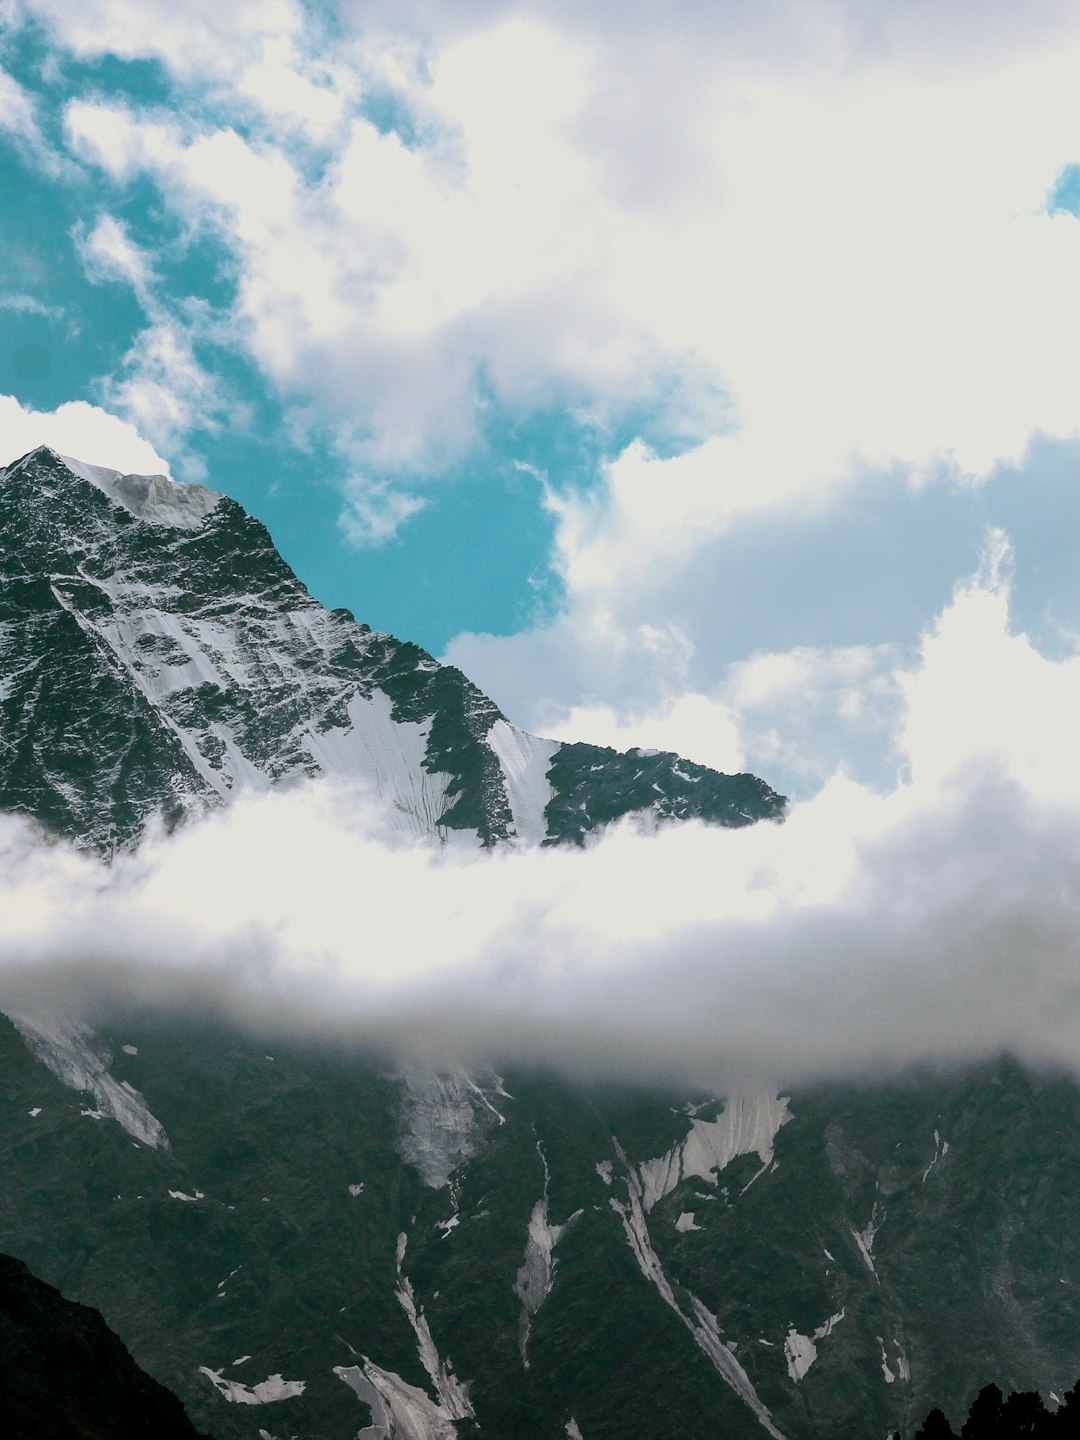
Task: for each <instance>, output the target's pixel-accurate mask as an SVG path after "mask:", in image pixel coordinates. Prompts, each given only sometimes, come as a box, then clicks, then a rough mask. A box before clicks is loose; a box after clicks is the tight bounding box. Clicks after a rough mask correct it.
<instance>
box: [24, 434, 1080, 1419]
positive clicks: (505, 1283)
mask: <svg viewBox="0 0 1080 1440" xmlns="http://www.w3.org/2000/svg"><path fill="white" fill-rule="evenodd" d="M0 525H2V531H0V534H2V537H3V540H2V544H3V550H2V577H3V588H2V590H0V596H2V600H0V603H2V606H3V609H2V611H0V707H2V723H3V731H2V738H3V741H4V742H5V743H4V744H3V745H0V808H4V809H8V810H17V811H21V812H23V813H25V814H29V815H31V816H34V817H35V818H36V819H38V820H39V821H40V822H41V823H42V824H43V825H45V826H47V827H49V828H50V829H52V830H53V831H54V832H57V833H59V834H62V835H65V836H68V837H70V838H72V839H74V840H75V841H76V842H77V843H80V844H83V845H86V846H90V847H93V848H95V849H97V850H98V851H99V852H102V853H104V854H106V855H107V854H108V853H109V852H110V851H111V850H112V849H113V848H114V847H116V846H124V845H131V844H134V843H137V840H138V837H139V835H140V833H141V832H142V830H143V828H144V827H145V825H146V824H147V823H148V821H149V819H150V818H151V817H152V816H153V815H155V814H157V813H159V812H160V813H164V814H165V816H166V818H167V820H169V821H170V823H175V822H177V821H179V820H181V819H182V817H183V816H184V815H185V814H186V813H189V812H191V811H192V810H194V809H197V808H198V807H201V806H206V805H218V804H224V803H227V801H228V799H229V797H230V796H231V795H233V794H234V793H236V792H237V791H238V790H239V789H241V788H243V787H246V786H266V785H271V784H274V783H278V782H279V781H283V780H284V781H287V780H288V779H289V778H290V777H293V776H298V775H316V776H317V775H322V776H325V777H327V778H328V779H329V780H331V781H333V780H334V779H339V780H340V779H350V780H354V779H359V780H363V781H366V782H367V783H368V784H369V786H370V787H371V789H372V792H373V793H374V794H375V796H376V797H377V798H378V799H379V801H380V803H381V804H383V806H384V807H385V812H386V814H387V817H388V823H389V824H390V825H391V826H396V827H398V829H399V831H400V832H402V833H407V834H427V835H434V836H438V837H440V838H441V839H442V840H444V841H446V842H447V843H458V844H469V845H473V846H491V845H514V844H523V843H533V844H542V843H558V842H565V843H571V844H573V843H579V842H581V841H582V840H583V839H584V838H585V837H586V836H587V835H588V834H589V833H590V831H591V830H593V829H595V828H596V827H597V826H599V825H601V824H603V823H605V822H607V821H609V820H612V819H617V818H619V817H620V816H622V815H625V814H628V813H635V812H636V813H641V814H643V815H645V816H646V817H647V818H648V819H649V821H650V823H651V822H652V821H656V822H663V821H664V820H665V819H666V818H668V817H676V818H677V817H680V816H686V815H693V816H698V817H701V818H704V819H707V820H710V821H713V822H718V823H721V824H735V825H745V824H748V823H751V822H753V821H754V820H757V819H765V818H776V817H778V816H780V815H781V814H782V811H783V801H782V799H781V797H779V796H776V795H775V794H774V793H773V792H772V791H771V790H769V788H768V786H766V785H764V784H763V782H761V781H759V780H756V779H754V778H753V777H751V776H734V777H732V776H720V775H716V774H714V773H713V772H711V771H706V770H703V769H701V767H697V766H692V765H689V764H687V763H686V762H684V761H681V760H679V759H678V757H676V756H672V755H652V754H649V753H647V752H642V751H631V752H630V753H629V754H627V755H617V754H616V753H615V752H613V751H605V750H602V749H598V748H596V747H591V746H581V745H556V744H555V743H554V742H551V741H544V740H540V739H537V738H536V737H533V736H529V735H526V734H525V733H524V732H522V731H519V730H517V729H515V728H514V727H513V726H512V725H511V724H510V722H509V721H507V720H506V719H505V717H503V716H502V715H501V714H500V713H499V711H498V710H497V709H496V707H495V706H494V705H492V704H491V702H490V701H488V700H487V699H486V698H485V697H484V696H483V695H481V694H480V692H479V691H477V690H476V689H475V687H473V686H472V685H471V684H470V683H469V681H468V680H467V679H465V677H464V676H462V675H461V674H460V673H459V672H457V671H455V670H453V669H450V668H447V667H442V666H439V665H438V664H437V663H436V662H435V661H434V660H432V659H431V657H430V656H427V655H425V654H424V652H423V651H421V650H419V649H417V648H416V647H415V646H410V645H407V644H403V643H402V642H399V641H397V640H394V639H392V638H391V637H388V636H381V635H375V634H373V633H372V632H371V631H369V630H368V629H367V628H366V627H364V626H362V625H359V624H357V623H356V622H355V621H354V620H353V619H352V617H351V616H348V615H346V614H344V613H341V612H339V613H336V614H335V613H328V612H326V611H325V610H323V609H322V608H321V607H320V606H318V605H317V604H316V602H315V601H314V600H312V598H311V597H310V596H309V595H308V594H307V592H306V591H305V590H304V588H303V586H302V585H301V584H300V583H299V581H297V580H296V578H295V577H294V576H293V575H292V574H291V572H290V571H289V570H288V568H287V567H286V566H285V565H284V563H283V562H282V561H281V559H280V557H278V556H277V554H276V552H275V551H274V549H273V546H272V545H271V543H270V540H269V537H268V536H267V534H266V532H265V530H264V529H263V528H262V527H261V526H260V525H258V524H257V523H256V522H255V521H253V520H251V519H250V518H249V517H248V516H246V515H245V514H244V513H243V511H241V510H240V508H239V507H238V506H236V505H234V504H233V503H232V502H231V501H228V500H224V499H220V498H219V497H215V496H213V495H212V494H211V493H210V492H208V491H203V490H200V489H197V488H195V489H192V488H191V487H179V486H172V485H171V484H170V483H169V482H167V481H164V480H161V479H160V477H159V478H158V479H156V480H155V479H147V478H146V477H124V476H117V475H115V474H113V473H112V472H100V471H95V470H92V469H91V467H87V466H80V465H78V464H77V463H75V462H66V461H63V460H61V459H60V458H59V457H57V456H55V455H53V454H52V453H51V452H46V451H38V452H35V453H34V454H33V455H31V456H29V457H27V458H26V459H25V460H24V461H21V462H19V463H18V464H17V465H14V466H11V467H10V468H9V469H8V471H7V472H4V473H2V474H0ZM14 1018H15V1021H16V1023H11V1022H9V1021H7V1020H4V1019H3V1018H2V1017H0V1097H2V1100H0V1104H2V1105H3V1123H2V1125H0V1176H2V1177H3V1178H2V1182H0V1226H2V1227H3V1233H4V1235H5V1237H6V1244H7V1246H8V1248H10V1249H11V1250H13V1251H14V1252H15V1253H17V1254H19V1255H20V1256H22V1257H23V1258H24V1259H26V1260H27V1261H28V1262H30V1263H31V1265H32V1266H33V1267H34V1269H35V1270H36V1271H37V1272H38V1273H40V1274H41V1275H43V1276H44V1277H45V1278H46V1279H47V1280H48V1281H49V1282H51V1283H54V1284H57V1285H59V1286H60V1287H61V1289H62V1290H63V1291H64V1292H65V1293H67V1294H70V1295H72V1296H74V1297H76V1298H78V1299H80V1300H82V1301H84V1302H87V1303H90V1304H93V1305H95V1306H97V1307H98V1308H100V1309H101V1311H102V1312H103V1314H104V1315H105V1317H106V1319H107V1321H108V1323H109V1324H110V1325H112V1326H113V1327H114V1328H115V1329H116V1331H117V1333H118V1334H120V1335H121V1336H122V1337H123V1339H124V1341H125V1343H126V1344H128V1345H129V1346H130V1347H131V1350H132V1352H133V1354H134V1355H135V1356H136V1358H137V1360H138V1361H139V1363H140V1364H142V1365H143V1366H144V1367H145V1368H146V1369H147V1370H148V1371H149V1372H150V1373H151V1374H153V1375H154V1376H155V1377H156V1378H157V1379H159V1380H160V1381H161V1382H162V1383H164V1384H167V1385H168V1386H170V1388H172V1389H173V1390H174V1391H175V1392H176V1393H177V1394H178V1395H180V1396H181V1398H182V1400H183V1402H184V1404H185V1405H186V1407H187V1409H188V1411H189V1412H190V1414H191V1415H192V1416H193V1417H194V1420H195V1423H196V1424H198V1425H200V1426H201V1427H204V1428H205V1429H206V1430H208V1431H211V1432H213V1433H214V1434H215V1435H218V1436H220V1437H221V1440H230V1437H236V1440H242V1437H246V1440H266V1437H274V1436H277V1437H279V1440H283V1437H285V1436H296V1437H301V1440H321V1437H331V1436H333V1437H338V1436H341V1437H346V1436H353V1435H356V1434H357V1433H358V1432H359V1434H360V1435H361V1436H363V1437H364V1440H390V1437H396V1440H453V1437H462V1440H464V1437H468V1436H472V1435H486V1436H489V1437H494V1440H563V1437H566V1436H568V1437H571V1440H573V1437H582V1440H625V1437H627V1436H645V1435H649V1436H653V1437H656V1440H715V1437H716V1436H717V1435H718V1434H719V1435H723V1436H725V1437H726V1440H741V1437H747V1440H749V1437H757V1436H761V1435H762V1434H768V1435H772V1436H783V1437H788V1440H833V1437H836V1436H839V1435H844V1436H847V1435H851V1436H862V1435H865V1436H874V1435H885V1434H887V1433H891V1432H892V1431H894V1430H896V1429H898V1428H899V1429H902V1430H911V1429H913V1428H914V1426H915V1424H916V1423H917V1422H918V1421H919V1420H921V1418H922V1417H923V1416H924V1415H925V1414H926V1413H927V1411H928V1410H929V1409H930V1408H931V1407H932V1406H935V1405H940V1406H942V1407H943V1408H944V1409H945V1410H946V1411H947V1412H948V1413H949V1414H950V1416H951V1418H953V1419H954V1421H956V1420H958V1419H959V1418H960V1417H962V1415H963V1413H964V1412H965V1410H966V1408H967V1405H968V1404H969V1402H970V1400H971V1399H972V1397H973V1396H974V1395H975V1394H976V1392H977V1391H978V1390H979V1389H981V1388H982V1386H983V1385H985V1384H986V1383H987V1381H989V1380H995V1381H996V1382H997V1383H999V1384H1001V1385H1002V1386H1003V1387H1004V1388H1006V1389H1009V1388H1012V1389H1039V1390H1041V1391H1042V1392H1043V1393H1044V1394H1047V1395H1050V1394H1052V1393H1054V1392H1056V1393H1057V1394H1059V1395H1060V1394H1062V1393H1063V1391H1064V1390H1065V1389H1066V1388H1068V1386H1069V1385H1070V1384H1071V1383H1072V1381H1073V1380H1074V1379H1075V1376H1076V1374H1077V1372H1078V1371H1080V1242H1078V1241H1077V1238H1076V1237H1077V1236H1078V1235H1080V1182H1078V1179H1077V1177H1078V1176H1080V1094H1078V1091H1077V1088H1076V1086H1075V1085H1074V1084H1073V1083H1072V1082H1070V1081H1066V1080H1064V1079H1060V1078H1054V1077H1046V1076H1033V1075H1030V1074H1025V1073H1024V1072H1022V1071H1021V1070H1020V1069H1018V1068H1017V1067H1016V1066H1014V1065H1012V1064H1010V1063H1008V1062H1007V1061H1002V1062H1001V1063H1000V1064H997V1065H993V1066H986V1067H983V1068H981V1069H979V1070H977V1071H967V1072H963V1073H956V1074H953V1075H951V1076H948V1077H936V1078H925V1077H924V1078H920V1079H911V1080H909V1081H906V1082H903V1083H900V1082H895V1083H892V1084H890V1085H888V1086H884V1085H883V1086H880V1087H877V1088H874V1087H867V1086H831V1087H824V1086H819V1087H816V1088H814V1089H808V1090H806V1091H801V1092H797V1093H793V1094H790V1095H787V1094H786V1095H783V1096H778V1095H776V1094H769V1093H766V1094H747V1095H733V1096H726V1097H718V1096H709V1095H701V1094H698V1095H686V1094H660V1093H636V1092H633V1091H631V1090H628V1089H625V1088H623V1089H615V1088H608V1087H603V1086H599V1085H584V1084H570V1083H567V1082H564V1081H562V1080H559V1079H557V1078H555V1077H552V1076H545V1075H541V1074H536V1073H526V1072H522V1073H505V1074H494V1073H491V1072H490V1071H488V1072H477V1073H472V1074H467V1073H465V1072H464V1071H458V1072H454V1073H449V1074H448V1073H440V1074H433V1073H430V1072H428V1073H425V1072H423V1071H421V1070H419V1069H413V1070H410V1071H408V1072H407V1073H405V1074H390V1073H387V1071H386V1070H385V1068H384V1067H381V1066H379V1065H378V1064H375V1063H372V1062H370V1061H367V1060H364V1059H363V1058H362V1057H359V1056H357V1055H354V1054H351V1053H348V1052H347V1051H345V1050H330V1049H325V1048H323V1049H319V1048H316V1047H314V1046H311V1045H305V1044H301V1043H299V1042H297V1043H292V1044H284V1043H282V1042H281V1041H280V1040H277V1041H275V1042H273V1043H270V1044H268V1043H266V1042H265V1041H262V1040H260V1039H259V1038H258V1037H256V1036H252V1035H250V1034H242V1033H236V1032H235V1031H232V1030H229V1029H228V1028H226V1027H224V1026H222V1025H217V1024H214V1023H211V1022H209V1021H206V1020H203V1019H197V1018H194V1017H191V1016H188V1017H185V1018H177V1017H175V1016H173V1017H168V1016H165V1015H153V1014H147V1013H134V1012H133V1013H131V1014H128V1015H126V1016H124V1017H122V1018H120V1017H115V1016H114V1017H113V1019H112V1020H110V1021H109V1022H108V1023H104V1022H102V1023H100V1024H98V1025H97V1027H96V1028H94V1029H90V1028H88V1027H87V1025H86V1024H85V1023H82V1022H80V1021H78V1020H77V1019H76V1018H73V1017H71V1016H62V1015H56V1014H52V1015H47V1016H43V1015H19V1016H17V1017H14ZM268 1052H270V1053H268Z"/></svg>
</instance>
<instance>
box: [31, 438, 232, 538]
mask: <svg viewBox="0 0 1080 1440" xmlns="http://www.w3.org/2000/svg"><path fill="white" fill-rule="evenodd" d="M46 457H48V458H49V459H52V460H53V461H58V462H59V463H60V464H61V465H63V466H64V467H65V468H66V469H67V470H69V471H70V472H71V474H72V475H76V476H78V478H79V479H80V480H86V481H87V482H88V483H89V484H91V485H93V486H95V487H96V488H97V489H98V490H101V491H102V492H103V493H104V494H106V495H108V497H109V499H110V500H112V501H114V502H115V503H116V504H117V505H122V506H123V507H124V509H125V510H127V511H128V512H129V513H130V514H132V515H134V516H135V517H136V519H138V520H145V521H148V522H149V523H150V524H153V525H167V526H170V527H171V528H174V529H183V530H194V529H197V528H198V526H200V525H201V524H202V522H203V521H204V520H205V519H206V517H207V515H209V514H210V512H211V511H212V510H213V509H215V508H216V506H217V505H218V503H219V502H220V500H221V499H222V497H221V496H220V495H219V494H216V493H215V492H214V491H213V490H207V489H206V488H205V486H203V485H190V484H183V483H180V482H177V481H175V480H171V479H170V478H169V477H168V476H167V475H136V474H125V473H124V472H123V471H121V470H112V469H109V468H108V467H107V466H104V465H91V464H89V463H88V462H87V461H85V460H76V459H75V458H74V457H73V456H71V455H61V453H60V452H59V450H54V449H53V448H52V446H51V445H39V446H38V448H37V449H36V450H33V451H31V452H30V454H29V455H27V456H24V457H23V459H24V460H30V459H39V460H40V459H45V458H46ZM18 463H19V464H22V463H23V461H19V462H18ZM12 468H14V467H12Z"/></svg>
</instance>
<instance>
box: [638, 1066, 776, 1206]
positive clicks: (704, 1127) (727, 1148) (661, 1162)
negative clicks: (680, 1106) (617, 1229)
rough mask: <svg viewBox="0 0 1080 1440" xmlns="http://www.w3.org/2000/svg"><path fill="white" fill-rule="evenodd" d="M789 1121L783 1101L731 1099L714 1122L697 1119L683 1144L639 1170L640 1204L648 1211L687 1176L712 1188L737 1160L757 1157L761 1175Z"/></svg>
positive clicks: (766, 1094) (746, 1097)
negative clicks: (718, 1175) (723, 1171)
mask: <svg viewBox="0 0 1080 1440" xmlns="http://www.w3.org/2000/svg"><path fill="white" fill-rule="evenodd" d="M790 1119H791V1111H790V1110H789V1109H788V1100H787V1097H786V1096H774V1095H772V1094H771V1093H770V1092H767V1091H763V1092H761V1093H759V1094H754V1095H733V1096H731V1097H729V1099H728V1100H727V1101H725V1103H724V1109H723V1111H722V1112H721V1113H720V1114H719V1115H718V1116H717V1118H716V1119H715V1120H700V1119H698V1118H697V1117H696V1116H695V1117H694V1119H693V1120H692V1122H691V1126H690V1133H689V1135H687V1137H686V1139H685V1140H682V1141H680V1142H679V1143H678V1144H677V1145H674V1146H672V1148H671V1149H670V1150H669V1151H668V1152H667V1154H666V1155H661V1156H660V1157H658V1158H657V1159H655V1160H646V1161H645V1162H644V1163H643V1164H642V1165H641V1166H639V1167H638V1168H639V1173H640V1176H641V1191H642V1204H643V1205H644V1207H645V1209H646V1210H651V1209H652V1208H653V1206H654V1205H655V1204H656V1203H657V1202H658V1201H660V1200H662V1199H663V1198H664V1196H665V1195H669V1194H670V1193H671V1191H672V1190H674V1189H675V1187H676V1186H677V1185H679V1184H680V1183H681V1182H682V1181H683V1180H686V1179H688V1178H689V1177H690V1176H697V1177H698V1178H699V1179H702V1180H706V1181H708V1183H709V1184H710V1185H715V1184H716V1177H717V1174H718V1173H719V1171H721V1170H723V1169H724V1167H725V1166H726V1165H729V1164H730V1163H731V1161H732V1160H734V1159H736V1158H737V1157H738V1156H739V1155H753V1154H756V1155H758V1156H759V1157H760V1159H761V1164H762V1170H764V1168H765V1167H766V1166H768V1165H770V1164H771V1163H772V1158H773V1141H774V1140H775V1139H776V1135H777V1132H778V1131H779V1129H780V1127H781V1125H784V1124H786V1123H787V1121H788V1120H790ZM760 1173H761V1172H759V1174H760ZM754 1178H755V1179H756V1178H757V1177H756V1176H755V1177H754Z"/></svg>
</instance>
